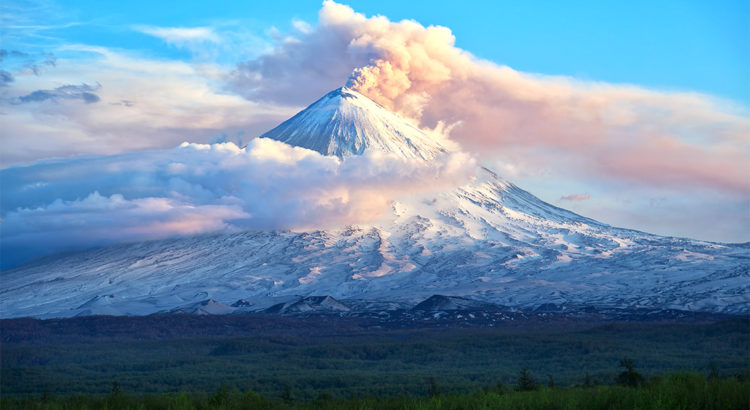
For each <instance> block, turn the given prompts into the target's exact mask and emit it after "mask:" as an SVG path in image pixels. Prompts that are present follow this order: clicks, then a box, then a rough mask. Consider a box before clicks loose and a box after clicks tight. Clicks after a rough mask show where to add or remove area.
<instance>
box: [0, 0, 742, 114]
mask: <svg viewBox="0 0 750 410" xmlns="http://www.w3.org/2000/svg"><path fill="white" fill-rule="evenodd" d="M6 3H7V5H6V8H7V9H11V10H12V9H22V11H21V10H19V11H20V12H21V14H24V15H26V16H27V18H28V21H26V22H19V24H18V25H49V26H51V27H54V26H58V27H59V28H57V29H49V30H39V31H38V36H33V37H32V36H24V34H23V32H21V33H18V34H17V33H15V31H16V30H13V29H8V28H7V27H5V28H3V29H2V35H3V47H4V48H19V49H23V50H29V49H32V48H34V49H36V50H39V51H42V50H49V49H50V47H51V46H54V45H55V44H56V43H58V42H62V43H64V42H72V43H84V44H92V45H101V46H106V47H115V48H123V49H130V50H139V51H141V52H143V53H148V54H153V55H155V56H162V57H165V58H185V59H188V58H190V57H191V56H190V55H189V53H187V52H185V51H184V50H179V49H177V48H175V47H170V46H169V45H167V44H164V43H163V42H161V41H159V40H158V39H156V38H154V37H150V36H147V35H134V33H133V32H132V30H131V28H132V26H133V25H153V26H176V27H184V26H185V27H191V26H205V25H223V24H224V25H226V26H227V27H228V28H230V29H232V30H235V29H238V28H241V29H242V30H246V31H247V33H248V34H249V35H253V36H257V39H258V40H259V43H260V42H262V41H263V40H268V39H269V37H270V36H269V30H270V29H271V27H276V28H279V29H280V30H283V31H286V30H288V29H289V27H290V25H291V20H292V19H300V20H303V21H308V22H314V21H315V20H316V18H317V12H318V9H319V8H320V3H319V2H317V1H278V2H253V1H250V2H248V1H222V2H219V3H213V2H203V1H160V2H157V3H155V2H151V1H142V0H138V1H132V2H114V1H105V2H90V1H57V2H39V3H35V2H14V1H9V2H6ZM346 4H348V5H350V6H352V7H353V8H354V9H355V10H357V11H358V12H361V13H364V14H366V15H377V14H381V15H385V16H387V17H389V18H390V19H391V20H402V19H414V20H416V21H418V22H420V23H422V24H423V25H443V26H447V27H449V28H450V29H451V30H452V31H453V33H454V35H455V36H456V45H457V46H458V47H460V48H463V49H465V50H468V51H470V52H471V53H473V54H475V55H476V56H478V57H481V58H485V59H488V60H491V61H494V62H496V63H500V64H507V65H509V66H511V67H513V68H515V69H517V70H521V71H526V72H536V73H544V74H559V75H568V76H574V77H576V78H581V79H587V80H597V81H607V82H616V83H632V84H638V85H642V86H648V87H654V88H658V89H667V90H691V91H699V92H704V93H708V94H713V95H716V96H720V97H724V98H729V99H733V100H736V101H739V102H741V103H743V104H745V105H747V104H750V51H749V50H750V3H749V2H747V1H732V0H723V1H716V2H706V1H698V0H684V1H667V0H661V1H630V2H616V1H604V2H592V1H564V2H550V1H462V2H455V1H445V0H443V1H440V0H436V1H409V2H404V1H394V0H385V1H378V2H372V1H356V0H355V1H349V2H347V3H346ZM71 23H75V25H70V24H71ZM10 24H13V20H11V21H10ZM9 33H10V34H11V35H10V36H8V34H9ZM14 34H17V35H14ZM19 37H20V38H19ZM254 47H255V49H254V50H253V49H252V48H253V45H250V48H251V49H250V50H245V53H248V54H252V53H253V52H259V51H261V50H262V49H261V48H260V47H261V46H260V44H255V45H254ZM243 54H244V53H243ZM223 57H224V59H225V60H226V62H234V61H233V60H235V59H238V58H241V57H242V55H235V56H229V55H228V56H223Z"/></svg>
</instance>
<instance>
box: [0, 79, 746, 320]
mask: <svg viewBox="0 0 750 410" xmlns="http://www.w3.org/2000/svg"><path fill="white" fill-rule="evenodd" d="M259 138H269V139H274V140H277V141H281V142H283V143H286V144H289V145H292V146H297V147H301V148H306V149H309V150H313V151H317V152H318V153H320V154H323V155H326V156H335V157H338V158H339V161H344V162H345V161H348V160H350V158H353V157H357V156H360V155H365V154H368V153H369V154H372V153H378V152H379V153H385V154H387V155H393V156H397V157H399V158H403V159H406V160H418V161H432V160H433V159H434V158H436V157H438V156H440V155H443V154H445V153H446V152H449V150H448V149H447V148H446V147H444V146H443V144H441V143H440V142H439V141H438V140H437V139H436V138H434V137H433V136H431V135H429V134H428V133H426V132H424V131H422V130H420V129H419V128H417V127H415V126H414V125H412V124H410V123H409V122H408V121H407V120H405V119H403V118H401V117H399V116H398V115H396V114H394V113H391V112H389V111H388V110H386V109H385V108H383V107H382V106H380V105H378V104H377V103H375V102H373V101H371V100H370V99H368V98H367V97H365V96H363V95H361V94H359V93H358V92H356V91H354V90H350V89H347V88H341V89H337V90H334V91H332V92H330V93H328V94H327V95H325V96H324V97H323V98H321V99H320V100H318V101H317V102H315V103H313V104H312V105H310V106H309V107H308V108H306V109H305V110H303V111H301V112H300V113H298V114H297V115H295V116H294V117H292V118H290V119H289V120H287V121H285V122H284V123H282V124H281V125H279V126H278V127H276V128H274V129H272V130H270V131H268V132H267V133H265V134H263V135H262V136H260V137H259ZM749 252H750V244H722V243H711V242H703V241H697V240H690V239H684V238H673V237H663V236H656V235H651V234H648V233H643V232H638V231H634V230H628V229H621V228H616V227H612V226H609V225H606V224H603V223H600V222H597V221H594V220H592V219H589V218H585V217H582V216H580V215H577V214H575V213H572V212H569V211H567V210H564V209H561V208H558V207H555V206H553V205H550V204H548V203H545V202H544V201H542V200H540V199H538V198H536V197H535V196H533V195H532V194H530V193H528V192H526V191H524V190H522V189H520V188H519V187H517V186H515V185H513V184H511V183H510V182H508V181H506V180H504V179H502V178H501V177H499V176H498V175H496V174H495V173H494V172H492V171H491V170H488V169H484V168H482V169H480V170H479V171H477V174H476V175H475V176H474V177H473V178H472V179H471V181H469V182H468V183H465V184H463V185H461V186H459V187H454V188H451V189H446V190H444V191H440V192H435V191H430V192H420V193H414V194H399V195H397V196H396V197H395V198H393V200H392V202H391V206H390V209H389V210H388V211H387V212H384V213H383V214H382V215H380V216H379V217H378V218H376V220H374V221H370V222H367V223H360V224H355V225H349V226H343V227H338V228H335V229H326V230H307V231H304V232H299V231H280V230H253V231H244V232H234V233H220V234H204V235H196V236H190V237H181V238H172V239H162V240H153V241H145V242H143V241H142V242H136V243H126V244H117V245H110V246H104V247H100V248H95V249H87V250H81V251H75V252H69V253H64V254H54V255H49V256H46V257H44V258H41V259H37V260H34V261H31V262H27V263H25V264H23V265H21V266H18V267H15V268H13V269H10V270H8V271H6V272H4V273H3V274H2V275H3V276H2V283H1V284H0V300H2V301H1V302H0V306H1V308H2V309H1V311H2V316H3V317H21V316H34V317H68V316H76V315H94V314H113V315H146V314H151V313H156V312H169V311H183V312H184V311H188V312H198V313H206V314H219V313H230V312H255V311H269V309H271V311H274V309H272V308H273V307H274V306H276V308H275V311H279V312H310V311H331V312H335V313H336V314H342V315H343V314H351V313H352V312H356V311H361V310H368V309H380V310H383V309H384V310H388V309H398V308H401V307H403V306H414V305H416V304H417V303H419V302H421V301H425V300H430V297H431V296H433V295H449V296H445V297H454V298H456V299H445V300H443V299H441V298H445V297H441V298H437V299H432V300H433V301H435V300H438V301H439V302H441V303H440V305H441V306H442V305H445V306H454V305H455V306H480V307H481V306H488V305H503V306H506V307H510V308H522V309H538V308H540V307H545V308H549V307H550V306H553V307H555V309H563V310H567V311H576V310H577V309H585V308H591V307H594V308H618V309H631V308H633V309H637V308H647V309H678V310H689V311H701V312H715V313H734V314H747V313H748V312H750V296H749V295H750V292H748V290H749V287H750V285H749V283H750V281H748V278H749V277H750V272H749V271H750V267H749V264H748V261H749V260H750V259H748V253H749ZM459 302H460V303H459ZM435 303H437V302H435ZM433 304H434V303H433Z"/></svg>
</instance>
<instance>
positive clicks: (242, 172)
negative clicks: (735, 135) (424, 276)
mask: <svg viewBox="0 0 750 410" xmlns="http://www.w3.org/2000/svg"><path fill="white" fill-rule="evenodd" d="M474 171H475V166H474V161H473V159H472V158H471V157H469V156H468V155H466V154H463V153H460V152H454V153H450V154H445V155H444V156H442V157H438V158H437V159H435V160H434V161H431V162H429V163H427V162H424V161H421V160H407V159H402V158H399V157H396V156H393V155H389V154H385V153H381V152H371V153H366V154H365V155H362V156H355V157H350V158H347V159H346V160H339V159H338V158H336V157H330V156H323V155H320V154H318V153H317V152H315V151H310V150H307V149H303V148H299V147H292V146H289V145H287V144H284V143H281V142H278V141H275V140H270V139H265V138H261V139H254V140H252V141H251V142H250V143H249V144H248V146H247V147H246V148H240V147H238V146H237V145H235V144H233V143H219V144H210V145H209V144H195V143H184V144H182V145H181V146H180V147H178V148H175V149H171V150H154V151H146V152H142V153H127V154H120V155H114V156H103V157H102V156H95V157H89V158H72V159H63V160H48V161H42V162H39V163H37V164H35V165H31V166H28V167H11V168H7V169H4V170H1V171H0V178H1V179H2V181H3V196H2V198H0V204H2V207H0V209H2V222H0V230H1V231H2V241H3V247H2V253H3V254H2V259H3V264H4V265H8V264H13V263H17V262H19V261H21V260H23V259H25V258H28V257H31V256H36V255H39V254H44V253H48V252H51V251H55V250H60V249H69V248H76V247H85V246H91V245H95V244H96V245H100V244H106V243H116V242H121V241H131V240H145V239H155V238H164V237H168V236H174V235H189V234H195V233H202V232H213V231H231V230H237V229H321V228H326V227H330V226H344V225H348V224H353V223H358V222H364V221H368V220H370V219H372V218H375V217H377V216H378V215H380V214H381V213H382V212H383V211H385V210H387V209H388V207H389V205H390V201H391V198H393V197H394V196H397V195H399V194H404V193H413V192H418V191H424V190H433V189H447V188H448V187H451V186H455V185H456V184H460V183H463V182H465V181H467V180H468V178H470V177H471V176H472V175H473V172H474Z"/></svg>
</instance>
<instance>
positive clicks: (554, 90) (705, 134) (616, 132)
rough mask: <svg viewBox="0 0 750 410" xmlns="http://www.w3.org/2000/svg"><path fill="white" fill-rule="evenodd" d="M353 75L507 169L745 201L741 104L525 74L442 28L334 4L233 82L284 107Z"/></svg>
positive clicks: (748, 171)
mask: <svg viewBox="0 0 750 410" xmlns="http://www.w3.org/2000/svg"><path fill="white" fill-rule="evenodd" d="M321 72H322V73H321ZM347 73H348V74H349V79H348V86H349V87H351V88H353V89H355V90H357V91H359V92H361V93H362V94H364V95H367V96H368V97H370V98H372V99H374V100H375V101H377V102H378V103H380V104H381V105H383V106H385V107H387V108H389V109H391V110H394V111H396V112H398V113H400V114H401V115H403V116H405V117H408V118H411V119H414V120H415V121H416V122H417V123H419V124H420V125H421V126H423V127H425V128H434V127H436V126H437V125H438V124H440V123H441V122H445V123H447V124H449V125H454V127H453V129H452V133H451V136H452V138H453V139H455V140H456V141H457V142H459V143H460V144H462V145H463V146H464V147H465V148H468V149H470V150H474V151H481V152H483V153H488V154H495V155H497V156H499V157H500V158H502V159H503V160H504V161H506V162H510V163H511V164H510V165H513V162H514V161H516V159H517V158H518V157H521V156H523V158H524V161H523V164H524V165H525V166H527V167H528V166H535V167H538V168H550V169H555V170H557V172H562V173H567V174H568V175H569V176H590V175H592V174H596V175H598V176H599V177H600V178H602V179H604V180H606V181H609V182H622V183H625V184H646V185H649V186H653V187H656V188H658V187H675V186H678V187H683V188H689V189H696V188H698V189H700V188H705V189H708V190H713V191H716V190H718V191H722V192H724V193H729V194H731V195H739V196H740V197H748V196H750V180H748V178H747V175H750V119H748V115H747V109H745V108H742V107H737V106H734V105H733V104H732V103H730V102H726V101H719V100H716V99H713V98H711V97H709V96H706V95H701V94H697V93H689V92H659V91H653V90H647V89H643V88H639V87H636V86H630V85H612V84H606V83H597V82H583V81H577V80H574V79H571V78H567V77H560V76H543V75H535V74H527V73H522V72H518V71H516V70H513V69H512V68H509V67H507V66H501V65H497V64H494V63H492V62H489V61H485V60H481V59H479V58H476V57H474V56H473V55H471V54H470V53H468V52H466V51H464V50H461V49H459V48H457V47H456V46H455V38H454V36H453V34H452V33H451V31H450V29H448V28H446V27H439V26H429V27H424V26H422V25H421V24H419V23H417V22H415V21H411V20H404V21H400V22H392V21H390V20H388V19H387V18H386V17H383V16H376V17H370V18H368V17H366V16H364V15H362V14H359V13H356V12H354V10H352V9H351V8H350V7H348V6H345V5H341V4H337V3H334V2H332V1H326V2H324V4H323V7H322V9H321V11H320V13H319V24H318V26H316V27H314V28H312V29H310V30H307V31H306V32H305V33H301V34H300V35H299V36H297V37H295V39H294V41H287V42H284V43H282V44H280V45H278V47H277V48H276V49H275V50H274V51H273V52H271V53H269V54H268V55H265V56H263V57H261V58H259V59H257V60H253V61H250V62H246V63H242V64H240V65H239V66H238V69H237V71H236V72H235V75H234V78H233V81H234V85H235V87H236V89H237V90H239V91H240V92H244V93H245V95H246V96H248V98H251V99H253V98H256V99H257V98H261V99H264V98H265V99H269V100H274V101H277V102H284V101H288V98H289V97H290V96H291V94H292V93H296V95H308V94H321V93H322V92H324V91H325V90H322V89H318V88H319V87H327V88H335V87H336V86H337V85H336V82H337V81H341V78H342V77H344V76H345V75H347ZM313 79H314V80H315V81H313ZM264 82H266V83H269V84H271V85H264Z"/></svg>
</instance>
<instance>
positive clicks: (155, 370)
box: [0, 319, 750, 401]
mask: <svg viewBox="0 0 750 410" xmlns="http://www.w3.org/2000/svg"><path fill="white" fill-rule="evenodd" d="M351 329H352V328H349V327H347V328H345V329H343V330H342V329H340V328H336V327H335V326H333V327H331V328H326V329H320V330H319V331H318V332H317V333H311V332H303V334H302V335H301V334H300V332H297V331H295V329H294V327H289V328H283V329H277V330H276V331H273V332H270V331H268V332H264V331H253V332H251V334H247V335H243V336H237V335H235V334H233V335H232V336H216V337H199V338H195V337H190V338H174V337H172V338H169V339H162V340H155V339H152V340H126V341H123V342H118V343H113V342H110V341H106V342H96V341H92V340H89V339H85V341H82V342H75V341H74V340H73V339H70V338H68V339H65V342H64V343H56V342H55V339H54V338H52V339H48V340H46V341H38V340H37V341H34V342H33V343H26V342H14V343H7V342H6V343H3V345H2V369H1V373H0V388H2V395H3V397H4V398H9V397H10V398H13V397H24V396H28V395H33V396H35V397H39V395H42V394H52V395H70V394H88V395H97V394H108V393H110V392H111V391H112V385H113V383H117V385H118V386H119V390H120V391H121V392H122V393H123V394H137V395H140V394H159V393H164V392H179V391H190V392H197V393H201V392H203V393H206V392H215V391H217V389H220V388H221V386H226V387H227V388H228V389H229V390H233V389H237V390H238V391H253V392H257V393H259V394H261V395H263V396H264V397H270V398H280V397H286V398H291V399H294V400H300V401H309V400H314V399H316V398H318V397H319V396H321V395H322V396H324V397H329V396H330V397H333V398H336V399H339V398H347V397H367V396H372V397H399V396H405V397H420V396H425V395H427V394H428V393H429V392H430V391H431V390H435V389H437V390H439V391H440V392H442V393H443V395H445V396H444V397H445V399H446V400H448V397H452V396H450V395H452V394H469V395H471V394H479V395H480V396H481V395H483V394H488V393H481V392H485V391H486V390H487V389H488V388H490V387H492V386H496V385H497V384H498V382H500V383H502V384H503V385H505V386H512V385H513V384H514V383H516V380H517V378H518V374H519V371H520V370H521V369H529V372H530V373H531V375H532V376H533V377H535V378H536V379H537V380H538V381H540V383H541V384H544V385H546V384H547V382H548V379H549V378H550V377H551V378H552V380H553V381H554V384H555V385H556V386H563V387H565V386H576V385H582V384H584V382H585V379H586V374H588V376H589V377H588V379H589V383H590V384H591V385H596V384H601V385H608V384H613V383H614V381H615V377H616V376H617V374H618V373H619V372H620V371H621V370H622V369H620V368H619V366H618V363H619V360H620V359H621V358H623V357H628V358H630V359H632V360H633V362H634V364H635V367H636V369H637V370H638V371H639V372H640V373H642V374H643V375H644V376H645V377H646V378H647V379H649V378H651V377H653V376H654V375H659V374H668V373H672V372H679V371H693V372H699V373H701V374H704V375H708V374H709V372H711V373H713V375H714V376H717V377H720V378H727V377H733V376H734V375H740V376H741V377H744V376H742V375H746V374H747V372H748V369H749V368H750V363H749V360H750V348H749V346H750V328H749V327H748V320H747V319H736V320H730V321H723V322H718V323H713V324H658V323H649V324H643V323H615V324H604V325H602V324H596V325H590V326H585V325H580V324H579V325H576V326H574V327H572V328H571V327H568V326H541V327H540V326H535V327H533V328H524V327H513V328H449V329H443V328H429V329H367V330H357V331H353V330H351ZM6 333H7V332H5V331H4V334H3V336H4V337H5V336H6ZM8 339H12V338H11V337H8V338H6V340H8ZM568 391H574V390H560V391H558V390H554V391H553V392H551V393H550V392H548V393H545V394H568V393H565V392H568ZM587 391H588V390H587ZM591 391H597V390H591ZM617 391H619V390H612V391H609V390H606V391H605V390H602V393H601V394H605V393H606V392H609V393H606V394H620V393H616V392H617ZM587 394H588V393H587ZM597 394H598V393H597ZM622 394H624V393H622ZM628 394H630V393H628ZM466 397H469V396H466ZM471 397H474V396H471ZM477 397H478V398H477V400H480V399H481V397H485V396H481V397H479V396H477ZM519 397H520V396H519ZM482 400H483V399H482ZM504 400H505V399H504Z"/></svg>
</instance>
